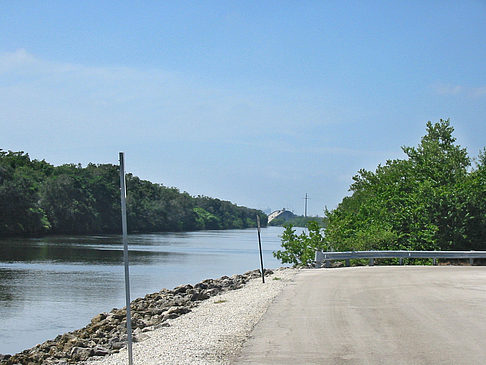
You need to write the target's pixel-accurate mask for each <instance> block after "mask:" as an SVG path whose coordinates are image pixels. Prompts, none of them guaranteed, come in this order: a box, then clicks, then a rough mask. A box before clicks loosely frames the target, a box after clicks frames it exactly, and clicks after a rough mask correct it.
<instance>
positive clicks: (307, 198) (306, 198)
mask: <svg viewBox="0 0 486 365" xmlns="http://www.w3.org/2000/svg"><path fill="white" fill-rule="evenodd" d="M309 199H310V198H309V197H307V193H305V198H304V200H305V209H304V217H307V200H309Z"/></svg>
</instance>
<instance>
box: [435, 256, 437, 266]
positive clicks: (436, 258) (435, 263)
mask: <svg viewBox="0 0 486 365" xmlns="http://www.w3.org/2000/svg"><path fill="white" fill-rule="evenodd" d="M434 266H437V257H434Z"/></svg>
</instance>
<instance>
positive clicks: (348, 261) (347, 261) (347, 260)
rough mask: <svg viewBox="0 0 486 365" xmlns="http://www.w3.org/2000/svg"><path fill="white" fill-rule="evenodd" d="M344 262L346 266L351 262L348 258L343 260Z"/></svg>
mask: <svg viewBox="0 0 486 365" xmlns="http://www.w3.org/2000/svg"><path fill="white" fill-rule="evenodd" d="M344 262H345V263H346V267H350V266H351V262H350V260H349V259H346V260H344Z"/></svg>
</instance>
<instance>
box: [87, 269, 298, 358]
mask: <svg viewBox="0 0 486 365" xmlns="http://www.w3.org/2000/svg"><path fill="white" fill-rule="evenodd" d="M298 272H299V270H296V269H288V268H287V269H277V270H275V271H274V274H273V275H271V276H268V277H265V284H263V283H262V282H261V279H252V280H251V281H250V282H248V283H247V284H246V285H245V286H244V287H243V288H241V289H238V290H232V291H228V292H225V293H223V294H221V295H218V296H215V297H212V298H210V299H208V300H205V301H203V302H201V303H200V304H199V305H198V306H197V307H195V308H194V309H193V310H192V311H191V312H189V313H187V314H185V315H183V316H181V317H178V318H175V319H173V320H170V321H169V327H162V328H159V329H156V330H153V331H150V332H146V333H144V338H143V339H142V340H141V341H140V342H137V343H134V344H133V361H134V363H135V364H137V365H140V364H146V365H149V364H154V365H155V364H178V365H179V364H230V363H231V361H232V359H234V358H235V356H237V355H238V354H239V352H240V351H241V348H242V346H243V343H244V342H245V341H246V340H247V339H248V337H249V335H250V332H251V331H252V329H253V328H254V327H255V325H256V324H257V323H258V321H259V320H260V319H261V318H262V316H263V314H264V313H265V312H266V311H267V308H268V307H269V305H270V304H271V303H272V302H273V301H274V299H275V298H276V296H277V295H278V294H279V293H280V292H281V291H282V289H283V288H284V287H286V286H287V285H289V284H290V283H292V282H293V281H294V279H295V276H296V275H297V273H298ZM127 358H128V355H127V350H126V349H123V350H121V351H120V352H119V353H117V354H112V355H110V356H106V357H103V358H101V359H93V360H91V361H88V362H87V363H88V364H91V365H118V364H119V365H125V364H127V363H128V361H127Z"/></svg>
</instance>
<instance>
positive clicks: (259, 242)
mask: <svg viewBox="0 0 486 365" xmlns="http://www.w3.org/2000/svg"><path fill="white" fill-rule="evenodd" d="M257 228H258V248H259V249H260V266H261V267H262V282H263V283H264V284H265V271H264V269H263V255H262V238H261V236H260V216H259V215H258V214H257Z"/></svg>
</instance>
